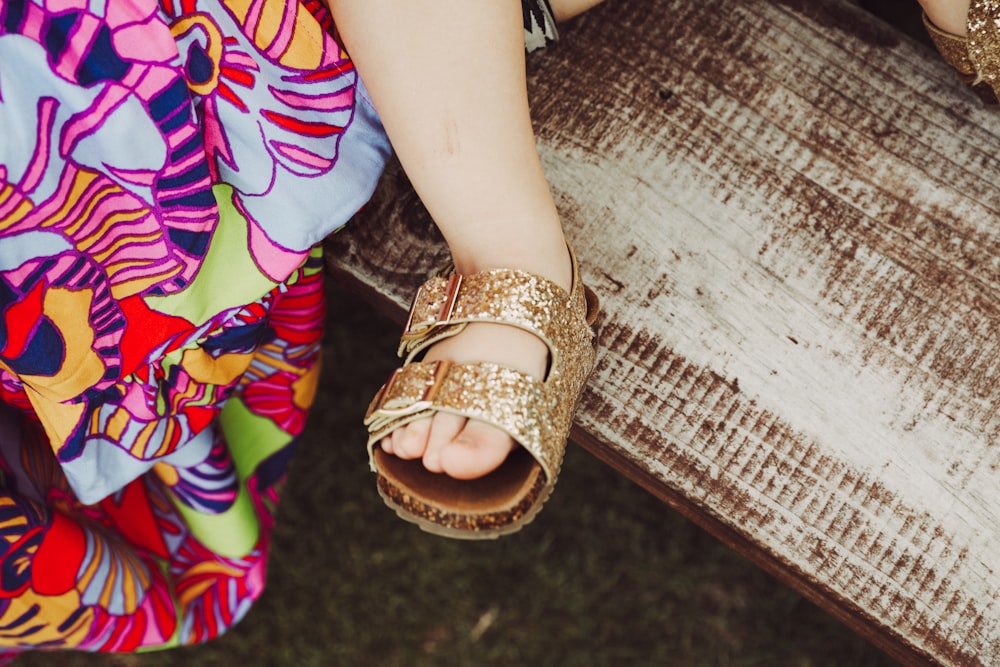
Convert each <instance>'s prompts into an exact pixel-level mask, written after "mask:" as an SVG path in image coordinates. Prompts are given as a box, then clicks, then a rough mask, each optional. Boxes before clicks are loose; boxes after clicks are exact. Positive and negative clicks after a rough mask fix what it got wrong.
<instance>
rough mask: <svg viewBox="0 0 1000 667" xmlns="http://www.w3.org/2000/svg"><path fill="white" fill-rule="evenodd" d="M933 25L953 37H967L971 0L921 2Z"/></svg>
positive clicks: (928, 0)
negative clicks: (966, 28) (967, 21)
mask: <svg viewBox="0 0 1000 667" xmlns="http://www.w3.org/2000/svg"><path fill="white" fill-rule="evenodd" d="M920 5H921V6H922V7H923V8H924V12H926V13H927V18H929V19H930V20H931V23H933V24H934V25H936V26H937V27H939V28H941V30H944V31H945V32H948V33H951V34H952V35H958V36H963V35H965V19H966V16H967V15H968V13H969V0H920Z"/></svg>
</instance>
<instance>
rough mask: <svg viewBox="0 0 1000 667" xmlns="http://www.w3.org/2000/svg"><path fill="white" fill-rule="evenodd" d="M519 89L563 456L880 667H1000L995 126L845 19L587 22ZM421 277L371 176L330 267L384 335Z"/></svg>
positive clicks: (925, 66) (800, 11)
mask: <svg viewBox="0 0 1000 667" xmlns="http://www.w3.org/2000/svg"><path fill="white" fill-rule="evenodd" d="M528 64H529V77H530V87H531V95H532V100H533V108H534V113H535V118H536V129H537V132H538V137H539V149H540V151H541V154H542V157H543V161H544V163H545V166H546V170H547V173H548V175H549V178H550V182H551V184H552V187H553V190H554V192H555V193H556V197H557V201H558V203H559V205H560V209H561V212H562V214H563V216H564V219H565V222H566V227H567V235H568V236H569V237H570V238H571V239H572V240H573V243H574V245H575V246H576V248H577V251H578V254H579V256H580V257H581V260H582V262H583V264H584V268H583V270H584V274H585V279H586V281H587V283H588V284H589V285H590V286H591V287H592V288H594V290H595V291H596V292H597V293H598V294H599V295H600V296H601V299H602V303H603V306H604V312H603V314H602V318H601V321H600V324H601V333H600V345H601V350H600V356H599V360H598V366H597V369H596V371H595V373H594V376H593V378H592V381H591V383H590V386H589V389H588V390H587V392H586V394H585V396H584V398H583V403H582V407H581V410H580V412H579V414H578V417H577V423H576V431H575V433H576V436H577V438H578V440H579V441H580V442H582V443H583V444H585V445H586V446H588V448H590V449H591V450H592V451H594V452H595V453H596V454H597V455H598V456H600V457H601V458H602V459H604V460H605V461H607V462H608V463H609V464H611V465H613V466H615V467H617V468H619V469H620V470H622V471H623V472H626V473H627V474H629V475H630V476H632V477H633V478H635V479H636V480H637V481H639V482H640V483H641V484H643V485H644V486H645V487H647V488H649V489H650V490H651V491H653V492H654V493H657V494H658V495H659V496H660V497H662V498H664V499H665V500H667V501H669V502H670V503H671V504H672V505H674V506H676V507H678V508H679V509H681V510H682V511H684V512H685V513H686V514H688V515H689V516H691V517H692V518H694V519H695V520H697V521H699V522H700V523H702V525H704V526H706V527H707V528H709V529H710V530H712V531H713V532H714V533H715V534H717V535H718V536H720V537H721V538H722V539H724V540H726V541H727V542H729V543H730V544H732V545H734V546H736V547H737V548H739V549H740V550H741V551H743V552H744V553H746V554H747V555H749V556H750V557H752V558H754V559H755V560H757V561H758V562H759V563H761V564H762V565H763V566H765V567H767V568H768V569H770V570H771V571H773V572H776V573H778V574H779V575H780V576H782V577H783V578H784V579H785V580H786V581H787V582H789V583H790V584H791V585H793V586H795V587H797V588H798V589H799V590H801V591H802V592H804V593H805V594H806V595H808V596H809V597H810V598H812V599H813V600H815V601H817V602H819V603H820V604H821V605H823V606H824V607H825V608H827V609H828V610H830V611H831V612H833V613H834V614H836V615H838V616H839V617H840V618H842V619H843V620H845V622H847V623H849V624H850V625H851V626H852V627H854V628H855V629H857V630H858V631H860V632H862V633H864V634H866V635H867V636H868V637H869V638H871V639H872V640H873V641H875V642H876V643H878V644H879V645H881V646H882V647H883V648H885V649H886V650H887V651H889V652H890V653H891V654H893V655H894V656H895V657H896V658H897V659H899V660H901V661H903V662H906V663H909V664H934V663H940V664H947V665H963V666H964V665H998V664H1000V412H998V406H1000V383H998V376H1000V336H998V335H997V334H998V332H1000V216H998V208H1000V196H998V190H997V187H996V184H998V183H1000V162H998V159H997V156H998V154H1000V116H998V115H995V114H991V113H989V112H987V111H985V110H983V109H980V108H979V106H978V102H977V101H976V100H975V99H974V98H973V97H972V96H971V95H970V94H967V93H965V91H964V90H963V89H962V88H961V87H960V86H959V84H957V82H956V81H955V79H954V77H953V75H952V73H951V71H950V70H948V69H947V68H946V67H945V66H944V65H943V64H941V63H940V62H939V61H938V60H937V58H936V57H934V55H933V54H931V53H930V52H929V51H927V50H926V49H925V48H924V47H923V46H920V45H918V44H915V43H913V42H911V41H909V40H908V39H906V38H904V37H902V36H900V35H898V34H897V33H895V32H894V31H893V30H891V29H890V28H888V27H887V26H884V25H883V24H881V23H879V22H878V21H877V20H876V19H873V18H871V17H869V16H867V15H865V14H864V13H862V12H861V11H860V10H858V9H857V8H855V7H854V6H852V5H851V4H850V3H848V2H846V1H844V0H809V1H808V2H806V0H782V1H780V2H764V1H755V0H742V1H740V2H737V1H728V2H725V1H721V0H707V1H701V2H680V1H670V0H657V1H655V2H653V1H640V0H628V1H616V0H609V2H608V3H607V4H606V5H604V6H602V7H600V8H598V9H597V10H595V11H594V12H592V13H590V14H588V15H585V16H584V17H582V18H581V19H578V20H577V21H576V22H574V23H571V24H569V25H568V26H566V27H565V28H564V30H563V41H562V42H561V43H560V44H558V45H557V46H555V47H553V48H551V49H549V51H548V53H545V54H543V55H534V56H531V57H530V58H529V63H528ZM414 248H420V252H414ZM446 257H447V250H446V248H445V247H444V246H443V244H442V243H441V241H440V238H439V237H438V236H437V234H436V232H435V230H434V229H433V226H432V224H431V222H430V221H429V220H428V218H427V215H426V213H425V212H423V210H422V208H421V207H420V205H419V202H418V201H417V200H416V197H415V195H413V193H412V191H410V190H409V189H408V186H407V184H406V181H405V177H404V176H403V175H402V174H401V173H400V171H399V170H398V168H396V169H393V170H390V172H389V174H388V175H387V177H386V179H385V181H384V183H383V187H382V188H381V190H380V193H379V194H377V196H376V199H375V200H374V201H373V202H372V204H371V205H370V206H369V207H368V208H367V209H366V210H365V211H364V213H363V214H362V215H361V216H359V219H358V220H356V221H355V222H353V223H352V224H351V225H350V226H349V228H348V229H346V230H345V231H343V232H341V233H339V234H337V235H335V236H334V237H332V238H331V239H330V241H329V243H328V261H329V265H330V267H331V270H332V271H333V272H334V273H336V274H337V275H340V276H342V277H344V278H346V279H347V280H349V281H350V282H352V283H353V284H354V285H355V286H356V287H357V288H358V289H359V290H361V291H363V292H367V293H368V295H369V296H370V297H371V298H372V299H373V300H376V301H377V300H380V299H381V300H382V301H381V303H382V305H383V306H384V307H385V308H386V309H387V310H388V311H391V312H392V313H393V314H394V315H395V316H396V317H401V316H402V306H403V305H404V304H406V303H407V302H408V300H409V298H410V295H411V294H412V292H413V290H414V289H415V288H416V286H417V285H418V284H419V283H420V282H422V280H423V279H424V277H425V276H426V275H427V274H428V273H429V272H431V271H432V270H433V269H435V268H436V267H438V266H440V265H441V264H442V263H443V262H444V261H445V259H446Z"/></svg>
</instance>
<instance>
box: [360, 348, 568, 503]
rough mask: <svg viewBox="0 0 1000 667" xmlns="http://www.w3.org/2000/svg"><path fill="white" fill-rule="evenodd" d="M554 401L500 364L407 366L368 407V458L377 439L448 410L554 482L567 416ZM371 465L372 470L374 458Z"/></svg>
mask: <svg viewBox="0 0 1000 667" xmlns="http://www.w3.org/2000/svg"><path fill="white" fill-rule="evenodd" d="M553 399H554V397H553V396H551V392H550V391H547V390H546V385H545V383H544V382H542V381H541V380H538V379H536V378H534V377H532V376H530V375H528V374H526V373H523V372H521V371H519V370H516V369H513V368H508V367H506V366H501V365H499V364H494V363H487V362H477V363H465V364H458V363H451V362H447V361H436V362H417V363H412V364H408V365H406V366H402V367H400V368H398V369H397V370H396V371H395V372H394V373H393V374H392V377H390V379H389V381H388V382H387V383H386V384H385V386H384V387H383V388H382V390H381V391H380V392H379V393H378V394H377V395H376V396H375V398H374V400H373V401H372V404H371V405H370V406H369V408H368V414H367V415H366V417H365V424H366V425H367V426H368V428H369V432H370V434H371V435H370V438H369V445H368V446H369V454H370V455H371V454H372V451H373V448H374V447H375V446H376V445H377V443H378V441H379V440H381V439H382V438H383V437H384V436H385V435H387V434H388V433H391V432H392V431H394V430H395V429H397V428H399V427H400V426H402V425H403V424H405V423H408V422H410V421H413V420H414V419H419V418H421V417H425V416H429V415H430V414H432V413H434V412H449V413H451V414H456V415H460V416H462V417H468V418H470V419H477V420H479V421H482V422H485V423H488V424H490V425H492V426H494V427H496V428H498V429H500V430H502V431H504V432H506V433H507V434H508V435H509V436H510V437H511V438H513V439H514V440H515V442H517V443H518V444H519V445H521V447H523V448H524V449H526V450H527V451H528V452H529V453H530V454H531V456H532V458H534V459H535V460H536V461H537V462H538V464H539V465H540V466H541V467H542V471H543V472H544V473H545V480H546V482H547V483H554V482H555V479H556V477H557V476H558V472H559V466H560V463H559V462H560V461H561V460H562V454H563V451H562V450H563V448H564V446H565V441H566V437H567V436H568V435H569V427H570V423H569V421H570V416H571V414H567V415H557V414H556V412H557V410H556V406H555V405H554V400H553ZM560 416H561V417H562V419H561V420H560V419H559V418H558V417H560ZM370 462H371V464H372V467H373V470H374V469H375V460H374V458H373V457H372V458H370Z"/></svg>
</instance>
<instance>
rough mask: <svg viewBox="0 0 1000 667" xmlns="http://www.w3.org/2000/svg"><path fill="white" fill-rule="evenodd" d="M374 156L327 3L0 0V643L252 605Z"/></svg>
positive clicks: (382, 144)
mask: <svg viewBox="0 0 1000 667" xmlns="http://www.w3.org/2000/svg"><path fill="white" fill-rule="evenodd" d="M523 8H524V18H525V26H526V36H527V37H528V41H529V45H537V44H539V43H541V42H543V41H544V40H545V39H550V38H552V37H554V26H553V24H552V19H551V13H550V11H549V8H548V6H547V4H546V3H545V2H544V0H525V2H524V3H523ZM389 152H390V147H389V144H388V141H387V139H386V137H385V134H384V131H383V130H382V127H381V124H380V122H379V119H378V116H377V114H376V113H375V111H374V109H373V108H372V106H371V103H370V101H369V100H368V98H367V96H366V93H365V89H364V86H363V84H362V83H361V81H360V80H359V79H358V76H357V73H356V72H355V70H354V68H353V66H352V64H351V60H350V58H349V57H348V55H347V54H346V53H345V52H344V50H343V48H342V47H341V45H340V43H339V42H338V40H337V38H336V37H335V32H334V30H333V26H332V23H331V19H330V16H329V12H328V10H327V9H326V8H325V6H324V5H322V4H321V3H320V2H319V1H318V0H300V1H295V0H159V1H158V0H0V399H2V400H0V663H2V662H3V661H4V659H5V658H10V657H12V656H14V655H16V654H17V652H19V651H23V650H28V649H57V648H78V649H84V650H92V651H135V650H138V649H142V648H154V647H161V648H162V647H168V646H172V645H178V644H190V643H196V642H200V641H204V640H207V639H210V638H212V637H215V636H217V635H218V634H220V633H221V632H223V631H225V630H226V629H227V628H228V627H230V626H231V625H232V624H234V623H235V622H236V621H238V620H239V619H240V618H241V617H242V616H243V615H244V614H245V613H246V611H247V610H248V608H249V606H250V604H251V603H252V601H253V600H254V599H256V597H257V596H258V595H259V594H260V592H261V590H262V587H263V583H264V566H265V560H266V555H267V547H268V537H269V533H270V528H271V524H272V520H273V516H274V510H275V507H276V503H277V501H278V494H279V489H280V486H281V483H282V480H283V477H284V472H285V468H286V465H287V462H288V460H289V457H290V455H291V452H292V450H293V449H294V445H295V440H296V437H297V436H298V435H299V434H300V433H301V431H302V429H303V425H304V423H305V419H306V416H307V414H308V412H309V409H310V406H311V404H312V400H313V396H314V393H315V388H316V381H317V374H318V365H317V360H318V359H317V357H318V352H319V343H320V336H321V334H322V324H323V321H324V305H323V293H322V274H321V263H320V256H319V251H318V250H317V247H318V246H317V244H318V243H319V242H320V241H321V240H322V238H323V237H324V236H326V235H327V234H329V233H331V232H332V231H334V230H335V229H337V228H338V227H339V226H341V225H342V224H344V222H346V221H347V220H348V219H349V218H350V217H351V215H352V214H353V213H354V212H355V211H356V210H357V209H358V208H359V207H360V206H361V205H362V204H363V203H364V202H365V201H366V200H367V199H368V197H369V196H370V194H371V192H372V190H373V189H374V186H375V183H376V181H377V179H378V176H379V174H380V173H381V171H382V168H383V165H384V163H385V160H386V159H387V156H388V155H389Z"/></svg>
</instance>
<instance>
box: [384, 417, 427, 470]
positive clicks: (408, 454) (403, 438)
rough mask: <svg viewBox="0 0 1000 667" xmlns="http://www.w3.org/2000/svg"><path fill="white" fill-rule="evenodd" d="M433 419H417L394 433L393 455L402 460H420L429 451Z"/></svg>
mask: <svg viewBox="0 0 1000 667" xmlns="http://www.w3.org/2000/svg"><path fill="white" fill-rule="evenodd" d="M431 421H432V420H431V418H429V417H428V418H424V419H417V420H415V421H412V422H410V423H409V424H407V425H406V426H403V427H402V428H398V429H396V430H395V431H393V433H392V453H393V454H395V455H396V456H398V457H399V458H401V459H407V460H409V459H418V458H420V457H421V456H423V455H424V452H425V451H426V449H427V437H428V434H429V433H430V430H431Z"/></svg>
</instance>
